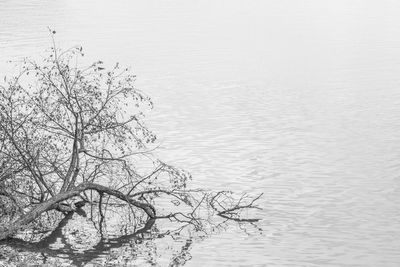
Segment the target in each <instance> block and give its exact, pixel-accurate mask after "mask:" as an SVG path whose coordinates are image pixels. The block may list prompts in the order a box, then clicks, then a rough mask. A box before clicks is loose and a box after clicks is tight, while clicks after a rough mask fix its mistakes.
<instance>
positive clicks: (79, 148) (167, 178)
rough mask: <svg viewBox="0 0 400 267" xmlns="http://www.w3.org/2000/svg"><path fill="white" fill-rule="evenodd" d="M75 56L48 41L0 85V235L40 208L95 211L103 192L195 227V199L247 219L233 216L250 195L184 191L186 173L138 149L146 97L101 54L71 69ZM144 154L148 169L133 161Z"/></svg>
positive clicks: (147, 139)
mask: <svg viewBox="0 0 400 267" xmlns="http://www.w3.org/2000/svg"><path fill="white" fill-rule="evenodd" d="M51 33H52V35H53V34H54V32H53V31H51ZM82 56H83V52H82V48H81V47H77V48H72V49H69V50H66V51H61V50H59V49H57V48H56V46H55V43H54V39H53V47H52V49H51V52H50V54H49V56H48V57H46V58H45V59H44V60H43V61H42V62H40V63H38V62H36V61H32V60H28V59H26V60H24V62H23V63H22V71H21V73H20V74H19V75H18V76H17V77H14V78H12V79H5V82H4V85H1V87H0V212H1V219H0V240H2V239H7V238H9V237H12V236H13V235H15V234H16V233H18V232H19V231H20V230H23V229H26V228H27V227H29V225H30V224H31V223H33V222H35V221H36V220H37V219H38V218H40V217H41V216H42V215H43V214H44V213H46V212H48V211H52V210H57V211H60V212H64V213H65V214H67V213H68V212H71V211H74V210H76V208H77V207H81V206H82V205H84V204H85V203H90V204H94V203H95V202H96V203H97V204H98V205H99V207H100V214H101V208H102V207H103V206H104V201H103V199H104V197H106V196H111V197H112V198H115V199H118V200H119V201H121V202H125V203H127V204H128V205H130V206H131V207H132V208H134V209H135V210H136V212H138V213H143V214H145V215H146V216H147V217H148V218H149V219H152V220H153V219H156V218H168V219H170V220H175V221H180V222H182V221H183V222H187V223H190V224H192V225H193V226H195V227H198V228H201V222H202V220H201V219H200V217H199V216H200V215H199V211H200V208H199V207H201V206H206V207H207V208H208V209H209V210H212V211H215V214H216V215H219V216H221V217H223V218H225V219H234V220H247V219H243V218H241V217H240V213H241V211H242V210H245V209H249V208H256V206H255V205H254V201H253V200H254V199H249V198H240V199H239V200H238V202H234V201H233V199H232V198H231V197H230V196H229V194H227V193H226V192H216V193H210V192H205V191H202V190H189V189H188V188H187V182H188V180H189V179H190V178H191V177H190V175H189V174H188V173H187V172H185V171H183V170H181V169H178V168H176V167H173V166H170V165H168V164H166V163H164V162H162V161H160V160H158V159H156V158H155V157H154V156H153V155H152V153H151V150H149V149H148V147H149V146H151V144H153V143H154V142H155V140H156V137H155V135H154V134H153V133H152V132H151V131H150V130H149V129H148V128H147V127H146V126H145V124H144V121H143V119H144V112H145V111H146V109H151V108H152V106H153V104H152V102H151V100H150V98H149V97H148V96H147V95H146V94H145V93H144V92H142V91H140V90H139V89H137V88H135V86H134V81H135V75H133V74H131V72H130V71H129V69H125V68H121V67H120V66H119V64H116V65H115V66H114V67H113V68H111V69H110V70H107V68H106V67H105V66H104V64H103V62H101V61H98V62H95V63H93V64H92V65H90V66H87V67H80V63H79V59H80V58H81V57H82ZM144 160H146V161H147V162H149V163H150V164H147V165H148V166H151V169H150V168H147V169H148V174H143V173H140V171H138V168H137V167H138V166H137V164H138V162H143V161H144ZM89 192H97V194H94V195H96V198H94V197H93V194H89ZM161 197H166V198H170V200H171V201H172V203H174V204H175V206H173V207H176V209H174V210H171V212H168V213H166V214H159V213H158V212H157V211H156V207H155V200H156V199H157V198H161ZM228 199H229V201H227V200H228ZM246 200H247V202H246ZM181 204H182V205H181ZM177 209H179V210H177ZM250 221H253V220H250Z"/></svg>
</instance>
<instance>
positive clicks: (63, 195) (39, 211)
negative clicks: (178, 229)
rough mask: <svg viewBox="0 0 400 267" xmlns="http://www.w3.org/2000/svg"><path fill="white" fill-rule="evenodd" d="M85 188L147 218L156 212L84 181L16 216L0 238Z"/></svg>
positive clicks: (106, 188) (110, 190)
mask: <svg viewBox="0 0 400 267" xmlns="http://www.w3.org/2000/svg"><path fill="white" fill-rule="evenodd" d="M86 190H94V191H97V192H98V193H104V194H108V195H110V196H113V197H116V198H118V199H120V200H122V201H125V202H127V203H128V204H130V205H132V206H135V207H137V208H139V209H141V210H143V211H144V212H145V213H146V214H147V216H148V217H149V218H155V217H156V212H155V209H154V207H153V206H152V205H151V204H148V203H143V202H140V201H137V200H134V199H132V198H129V197H128V196H126V195H125V194H123V193H122V192H120V191H118V190H115V189H112V188H109V187H106V186H103V185H100V184H95V183H84V184H80V185H78V186H76V187H74V188H72V189H71V190H69V191H67V192H63V193H60V194H58V195H56V196H54V197H52V198H50V199H49V200H47V201H45V202H43V203H40V204H38V205H37V206H36V207H35V208H33V209H32V210H31V211H29V212H28V213H26V214H24V215H22V216H21V217H20V218H18V219H17V220H16V221H14V223H12V224H11V225H10V226H9V227H3V228H0V240H3V239H7V238H9V237H11V236H13V235H15V234H16V233H17V232H18V231H19V230H22V229H23V228H24V227H25V226H26V225H28V224H29V223H31V222H33V221H34V220H36V219H37V218H38V217H40V216H41V215H42V214H43V213H44V212H46V211H49V210H53V209H58V208H59V206H60V203H61V202H62V201H65V200H67V199H70V198H72V197H75V196H79V195H80V194H81V193H83V192H84V191H86Z"/></svg>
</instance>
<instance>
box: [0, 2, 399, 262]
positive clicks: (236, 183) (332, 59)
mask: <svg viewBox="0 0 400 267" xmlns="http://www.w3.org/2000/svg"><path fill="white" fill-rule="evenodd" d="M399 14H400V2H396V1H385V0H384V1H369V0H368V1H357V0H355V1H344V0H338V1H328V0H322V1H321V0H304V1H288V0H279V1H278V0H276V1H275V0H265V1H264V0H263V1H262V0H253V1H241V0H231V1H222V0H221V1H211V0H200V1H183V0H177V1H169V0H166V1H154V0H150V1H145V2H144V1H128V0H115V1H105V0H96V1H94V0H84V1H83V0H81V1H78V0H68V1H67V0H59V1H50V0H25V1H22V0H13V1H11V0H2V1H0V73H1V74H3V73H4V74H6V73H11V71H12V68H11V65H10V64H7V63H6V61H7V60H14V61H15V60H18V59H20V58H22V57H24V56H32V57H40V56H41V55H42V54H43V51H44V50H45V49H47V48H49V47H50V46H51V39H50V37H49V34H48V30H47V27H51V28H52V29H55V30H56V31H57V34H56V37H57V43H58V44H59V45H60V46H62V47H64V48H69V47H71V46H74V45H82V46H83V48H84V50H85V52H86V58H87V60H88V61H95V60H98V59H101V60H103V61H105V62H106V63H110V64H111V63H113V62H117V61H118V62H120V63H121V64H122V65H128V66H132V68H133V70H134V72H135V73H136V74H137V83H136V85H137V87H138V88H140V89H142V90H143V91H145V92H147V93H148V94H149V95H150V96H151V97H152V99H153V101H154V103H155V108H154V110H153V111H152V112H151V113H150V114H148V125H149V126H150V128H152V129H153V130H154V131H155V132H156V133H157V134H158V138H159V142H160V148H159V149H158V150H157V151H156V152H155V153H156V154H157V155H158V156H159V157H160V158H161V159H163V160H164V161H166V162H168V163H171V164H173V165H176V166H179V167H181V168H184V169H186V170H188V171H190V172H191V174H192V175H193V181H192V185H194V186H195V187H199V188H206V189H219V190H233V191H236V192H249V193H253V194H258V193H264V195H263V198H262V199H261V201H260V203H259V204H260V206H261V207H262V208H263V210H262V211H261V212H258V214H257V215H258V216H259V217H261V218H262V220H261V222H260V223H259V224H258V227H261V228H262V232H260V231H259V230H257V229H256V228H249V229H247V230H246V231H243V230H242V229H240V227H238V226H235V225H234V224H232V225H231V226H229V227H227V229H225V230H224V231H222V232H221V233H219V234H215V235H211V236H210V237H207V238H204V239H198V240H197V239H195V240H194V241H193V244H192V245H191V248H190V260H188V261H187V262H186V266H399V265H400V253H399V251H400V177H399V174H400V119H399V118H400V16H399ZM103 257H107V255H103ZM159 257H160V262H167V259H164V258H163V255H162V254H161V255H159ZM137 264H138V265H140V266H141V264H143V265H144V266H145V265H146V263H144V262H143V263H142V262H140V261H137ZM147 264H148V263H147ZM159 264H160V266H164V264H162V263H159ZM148 265H150V264H148Z"/></svg>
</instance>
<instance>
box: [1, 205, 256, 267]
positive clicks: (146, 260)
mask: <svg viewBox="0 0 400 267" xmlns="http://www.w3.org/2000/svg"><path fill="white" fill-rule="evenodd" d="M93 206H94V205H91V206H90V207H89V208H86V209H85V210H84V209H82V208H80V209H78V210H77V211H75V212H69V213H67V214H66V215H65V217H63V218H62V219H61V220H60V221H59V223H58V225H57V226H56V227H55V228H54V230H53V231H51V232H50V233H47V234H46V235H45V236H44V237H43V234H42V235H41V234H40V233H38V232H37V233H35V234H31V235H27V236H24V237H23V238H11V239H8V240H4V241H1V242H0V248H1V249H0V251H1V250H3V252H0V263H1V259H2V258H5V259H7V261H8V264H14V263H21V262H23V263H26V264H28V265H31V264H34V265H36V264H39V265H41V264H48V265H51V266H53V265H59V264H68V265H72V266H85V265H87V264H94V265H97V264H99V265H106V264H111V265H113V264H117V265H132V264H147V265H162V266H182V265H184V264H185V263H186V262H188V261H190V260H191V258H192V256H191V254H190V249H191V247H192V245H193V242H194V239H195V238H201V237H207V236H209V235H211V234H212V233H215V232H219V231H221V230H222V229H223V228H224V225H225V226H226V223H227V220H226V219H225V220H223V221H220V222H219V223H216V222H212V221H211V220H207V223H204V222H202V224H201V225H203V227H202V228H201V229H199V228H198V226H197V227H196V225H197V224H193V223H189V222H182V223H180V224H179V226H178V225H177V223H176V221H174V222H173V223H172V224H171V225H168V222H169V221H170V220H169V219H170V218H167V217H164V218H157V219H149V220H147V221H145V220H144V218H145V216H142V217H135V218H132V217H131V216H130V212H129V210H126V207H124V208H123V209H124V210H125V211H123V209H121V208H120V207H117V206H112V205H108V206H107V209H108V211H106V212H105V211H102V212H100V209H98V207H93ZM107 214H108V215H107ZM115 214H119V215H120V218H118V220H117V221H119V222H120V221H121V218H122V221H123V224H120V226H119V231H120V233H126V234H122V235H119V236H116V235H115V234H110V233H108V232H109V231H108V230H107V228H110V229H111V228H113V229H114V228H115V225H111V226H107V225H105V222H106V221H110V218H112V217H113V216H115ZM107 216H108V218H106V219H105V217H107ZM49 217H50V216H49ZM79 220H85V221H87V222H91V224H92V226H91V228H92V229H88V225H89V224H88V225H84V224H82V223H80V222H79ZM132 220H134V221H132ZM235 223H237V222H235ZM240 223H242V222H240ZM250 223H251V222H250ZM137 225H141V227H140V228H138V229H137V228H136V227H137ZM170 226H172V227H170ZM77 227H78V228H77ZM160 228H162V229H163V230H161V229H160ZM77 229H78V230H77ZM90 230H92V231H93V230H95V233H94V234H93V235H87V233H88V232H90ZM129 231H130V233H127V232H129ZM35 235H36V238H41V239H40V241H32V240H34V239H35V238H34V236H35ZM72 237H75V238H72ZM88 239H90V243H91V245H90V246H89V247H85V248H84V249H82V248H81V247H79V245H80V244H82V242H88V241H89V240H88ZM20 252H21V253H20ZM166 259H169V260H168V262H166Z"/></svg>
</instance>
